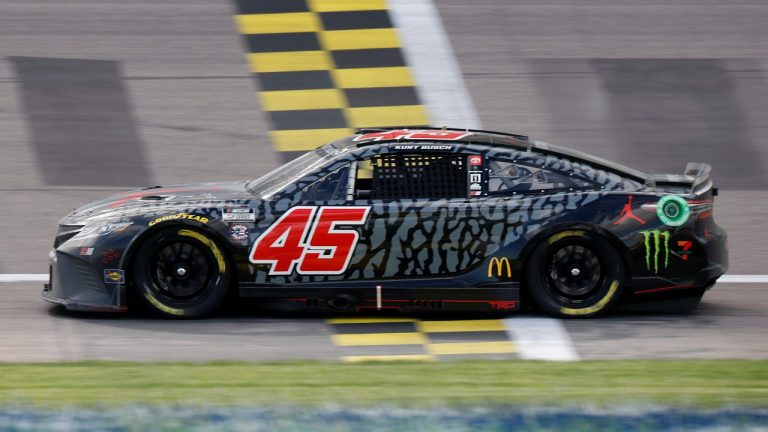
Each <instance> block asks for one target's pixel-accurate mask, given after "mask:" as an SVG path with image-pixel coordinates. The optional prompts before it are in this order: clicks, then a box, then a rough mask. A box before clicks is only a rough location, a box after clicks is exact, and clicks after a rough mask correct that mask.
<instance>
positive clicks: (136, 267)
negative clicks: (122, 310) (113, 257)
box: [131, 226, 230, 318]
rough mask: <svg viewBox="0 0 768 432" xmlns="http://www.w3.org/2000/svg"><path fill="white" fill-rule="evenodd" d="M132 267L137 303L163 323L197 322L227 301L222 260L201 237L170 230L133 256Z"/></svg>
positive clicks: (209, 241) (212, 244) (226, 274)
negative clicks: (167, 319)
mask: <svg viewBox="0 0 768 432" xmlns="http://www.w3.org/2000/svg"><path fill="white" fill-rule="evenodd" d="M135 257H136V258H135V260H134V262H133V265H132V267H131V276H132V279H133V286H134V289H135V290H136V293H137V297H139V298H140V299H141V300H142V302H143V303H144V304H145V305H146V306H147V307H148V308H149V310H150V311H152V312H153V313H155V314H158V315H160V316H163V317H166V318H200V317H203V316H206V315H209V314H211V313H212V312H213V311H214V310H216V309H217V308H218V307H219V306H220V305H221V303H222V302H223V301H224V299H225V298H226V296H227V292H228V290H229V281H230V277H229V272H228V270H227V264H228V263H227V259H226V258H225V256H224V253H223V252H222V250H221V248H220V247H219V245H217V244H216V242H215V241H214V240H213V239H211V238H210V237H209V236H207V235H206V234H204V233H202V232H201V231H198V230H195V229H193V228H188V227H180V226H174V227H169V228H165V229H162V230H160V231H157V232H156V233H154V234H152V235H151V236H150V237H149V238H147V239H146V240H145V241H144V242H142V243H141V246H140V247H139V249H138V250H137V251H136V254H135Z"/></svg>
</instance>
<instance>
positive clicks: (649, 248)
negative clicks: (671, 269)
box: [640, 230, 669, 274]
mask: <svg viewBox="0 0 768 432" xmlns="http://www.w3.org/2000/svg"><path fill="white" fill-rule="evenodd" d="M640 234H642V235H643V246H644V247H645V267H646V268H647V269H648V271H649V272H653V273H654V274H659V264H660V261H659V260H660V255H661V252H662V249H663V250H664V261H663V262H662V263H663V264H664V268H667V267H668V266H669V233H668V232H666V231H659V230H649V231H640Z"/></svg>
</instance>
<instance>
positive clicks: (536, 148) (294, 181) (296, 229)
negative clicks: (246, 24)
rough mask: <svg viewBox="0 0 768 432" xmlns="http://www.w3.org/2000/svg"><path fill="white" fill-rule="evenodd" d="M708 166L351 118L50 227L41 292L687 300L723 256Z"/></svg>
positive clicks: (582, 311) (289, 300)
mask: <svg viewBox="0 0 768 432" xmlns="http://www.w3.org/2000/svg"><path fill="white" fill-rule="evenodd" d="M715 195H717V190H716V189H715V188H714V187H713V184H712V181H711V180H710V167H709V166H708V165H706V164H704V163H689V164H688V166H687V168H686V170H685V173H684V174H680V175H649V174H644V173H642V172H638V171H635V170H632V169H629V168H626V167H623V166H620V165H617V164H614V163H611V162H608V161H605V160H601V159H598V158H596V157H592V156H589V155H586V154H582V153H579V152H575V151H571V150H566V149H563V148H558V147H555V146H551V145H548V144H545V143H542V142H539V141H533V140H530V139H529V138H528V137H525V136H522V135H512V134H506V133H500V132H488V131H479V130H464V129H461V130H460V129H447V128H443V129H439V130H438V129H419V130H416V129H407V128H394V129H376V130H362V131H359V132H358V134H356V135H353V136H351V137H347V138H342V139H339V140H337V141H335V142H332V143H330V144H327V145H325V146H323V147H321V148H319V149H317V150H315V151H312V152H309V153H306V154H304V155H303V156H301V157H299V158H297V159H295V160H293V161H291V162H289V163H288V164H286V165H284V166H282V167H280V168H278V169H277V170H275V171H273V172H271V173H269V174H267V175H265V176H263V177H262V178H260V179H258V180H253V181H238V182H231V183H205V184H196V185H188V186H174V187H159V186H155V187H150V188H146V189H141V190H138V191H132V192H125V193H121V194H118V195H115V196H112V197H110V198H107V199H104V200H101V201H97V202H94V203H91V204H88V205H86V206H84V207H81V208H79V209H77V210H74V211H73V212H72V213H70V214H69V215H68V216H66V217H65V218H64V219H63V220H62V221H61V222H60V225H59V231H58V234H57V236H56V240H55V243H54V249H53V250H52V251H51V253H50V274H51V277H50V282H49V283H48V284H46V286H45V288H44V291H43V298H44V299H46V300H48V301H51V302H54V303H59V304H62V305H64V306H66V307H67V308H68V309H71V310H100V311H124V310H126V309H127V304H128V301H127V300H128V299H129V298H138V299H140V300H141V301H142V302H143V303H144V304H145V305H146V306H148V307H149V308H150V309H151V310H153V311H155V312H157V313H159V314H160V315H163V316H168V317H185V318H193V317H201V316H205V315H208V314H210V313H212V312H213V311H215V310H216V309H217V307H218V306H220V304H221V303H222V301H223V300H224V299H225V297H226V296H227V294H228V293H230V292H231V291H233V292H234V293H235V294H237V295H239V296H241V297H253V298H257V299H258V303H259V304H262V305H267V306H270V307H276V308H283V309H290V310H299V309H306V310H335V311H359V310H382V309H395V310H401V311H420V310H433V309H441V310H446V311H477V312H484V311H486V312H493V311H513V310H517V309H519V308H520V307H521V303H531V304H536V305H538V306H539V307H540V308H541V309H543V310H544V311H546V312H547V313H549V314H552V315H555V316H567V317H591V316H595V315H598V314H602V313H604V312H606V311H608V310H610V309H611V307H613V306H615V305H616V304H617V303H620V302H632V301H637V300H639V299H673V298H692V299H694V301H697V300H698V299H699V298H701V296H702V295H703V294H704V292H705V291H706V290H707V289H708V288H710V287H711V286H712V285H713V284H714V283H715V281H716V280H717V278H718V277H720V276H721V275H722V274H723V273H725V271H726V268H727V261H728V257H727V251H726V243H725V242H726V235H725V232H724V231H723V230H722V229H721V228H720V227H718V226H717V225H716V224H715V222H714V220H713V217H712V215H713V197H714V196H715Z"/></svg>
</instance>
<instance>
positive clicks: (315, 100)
mask: <svg viewBox="0 0 768 432" xmlns="http://www.w3.org/2000/svg"><path fill="white" fill-rule="evenodd" d="M235 4H236V6H237V15H236V16H235V23H236V25H237V29H238V32H239V33H240V34H241V35H242V36H243V39H244V42H245V48H246V51H247V53H246V59H247V62H248V65H249V66H250V71H251V72H252V73H253V74H255V76H256V78H257V79H258V80H259V88H260V93H259V96H260V99H261V103H262V108H263V109H264V111H266V112H267V114H268V115H269V117H270V120H271V124H272V130H271V132H270V135H271V138H272V144H273V147H274V148H275V150H277V151H279V152H283V155H284V158H285V159H291V158H292V157H293V156H295V155H296V154H297V153H298V152H304V151H307V150H311V149H314V148H316V147H318V146H320V145H322V144H325V143H326V142H329V141H332V140H335V139H337V138H339V137H341V136H344V135H351V134H352V133H353V131H354V129H355V128H367V127H381V126H397V125H425V124H429V121H428V118H427V112H426V109H425V107H424V106H423V105H422V102H421V100H420V99H419V97H418V94H417V92H416V84H415V83H414V81H413V78H412V75H411V71H410V69H409V67H408V65H407V64H406V61H405V58H404V57H403V53H402V51H401V49H400V46H401V42H400V38H399V37H398V34H397V29H396V28H395V27H394V24H393V23H392V20H391V18H390V16H389V11H388V10H387V2H386V0H355V1H339V0H306V1H305V0H291V1H284V0H282V1H276V0H236V1H235Z"/></svg>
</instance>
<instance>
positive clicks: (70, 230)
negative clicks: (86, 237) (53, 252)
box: [53, 225, 84, 249]
mask: <svg viewBox="0 0 768 432" xmlns="http://www.w3.org/2000/svg"><path fill="white" fill-rule="evenodd" d="M83 226H84V225H59V232H58V233H56V239H55V240H54V241H53V248H54V249H56V248H58V247H59V246H61V245H63V244H64V243H66V242H67V240H69V239H71V238H72V237H74V236H76V235H77V233H79V232H80V230H82V229H83Z"/></svg>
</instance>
